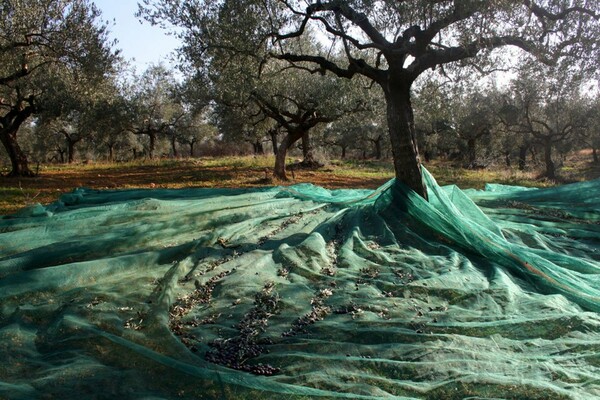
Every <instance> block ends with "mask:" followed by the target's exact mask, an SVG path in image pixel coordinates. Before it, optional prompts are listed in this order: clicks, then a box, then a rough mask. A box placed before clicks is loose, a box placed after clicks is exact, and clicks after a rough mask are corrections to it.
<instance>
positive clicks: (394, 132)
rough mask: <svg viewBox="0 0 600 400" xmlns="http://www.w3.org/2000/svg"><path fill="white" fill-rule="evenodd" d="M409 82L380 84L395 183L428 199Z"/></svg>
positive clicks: (398, 81)
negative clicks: (382, 92)
mask: <svg viewBox="0 0 600 400" xmlns="http://www.w3.org/2000/svg"><path fill="white" fill-rule="evenodd" d="M410 85H411V83H410V82H404V81H403V79H397V82H393V81H391V80H390V82H388V83H387V84H386V85H383V90H384V93H385V99H386V104H387V120H388V128H389V132H390V141H391V144H392V155H393V158H394V170H395V172H396V180H397V181H399V182H401V183H403V184H405V185H406V186H408V187H409V188H410V189H412V190H414V191H415V192H416V193H417V194H418V195H420V196H421V197H423V198H425V199H427V188H426V187H425V184H424V182H423V175H422V173H421V161H420V159H419V150H418V147H417V142H416V132H415V124H414V115H413V110H412V104H411V101H410Z"/></svg>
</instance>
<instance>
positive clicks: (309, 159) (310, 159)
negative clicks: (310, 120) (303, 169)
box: [302, 132, 317, 167]
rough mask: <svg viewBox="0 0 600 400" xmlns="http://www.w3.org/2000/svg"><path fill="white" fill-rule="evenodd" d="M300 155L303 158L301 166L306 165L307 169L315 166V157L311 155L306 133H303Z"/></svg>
mask: <svg viewBox="0 0 600 400" xmlns="http://www.w3.org/2000/svg"><path fill="white" fill-rule="evenodd" d="M302 155H303V156H304V160H302V164H304V165H307V166H309V167H310V166H314V165H315V164H317V162H316V160H315V156H314V154H313V150H312V144H311V141H310V135H309V134H308V132H304V135H302Z"/></svg>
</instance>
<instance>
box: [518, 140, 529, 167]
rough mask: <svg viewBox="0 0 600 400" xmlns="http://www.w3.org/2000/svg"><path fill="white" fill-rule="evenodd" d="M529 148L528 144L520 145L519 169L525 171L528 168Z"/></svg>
mask: <svg viewBox="0 0 600 400" xmlns="http://www.w3.org/2000/svg"><path fill="white" fill-rule="evenodd" d="M527 150H529V146H527V145H522V146H521V147H519V171H524V170H525V168H527Z"/></svg>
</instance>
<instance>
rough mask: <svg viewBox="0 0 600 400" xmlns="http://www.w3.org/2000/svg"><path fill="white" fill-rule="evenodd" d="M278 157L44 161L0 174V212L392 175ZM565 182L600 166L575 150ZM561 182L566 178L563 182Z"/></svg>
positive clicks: (371, 165)
mask: <svg viewBox="0 0 600 400" xmlns="http://www.w3.org/2000/svg"><path fill="white" fill-rule="evenodd" d="M273 163H274V159H273V157H269V156H266V157H226V158H202V159H189V160H157V161H146V162H133V163H120V164H114V163H113V164H107V163H91V164H74V165H48V166H41V167H40V169H39V176H38V177H35V178H8V177H0V215H4V214H10V213H13V212H15V211H17V210H18V209H20V208H22V207H25V206H28V205H32V204H35V203H42V204H46V203H50V202H52V201H55V200H56V199H58V197H60V195H61V194H63V193H66V192H70V191H71V190H73V189H74V188H77V187H82V186H83V187H89V188H94V189H127V188H186V187H256V186H272V185H280V184H294V183H313V184H316V185H320V186H323V187H326V188H330V189H336V188H376V187H378V186H380V185H381V184H383V183H384V182H386V181H387V180H388V179H390V178H392V177H393V167H392V165H391V163H390V162H389V161H371V160H360V161H356V160H352V161H332V162H331V163H330V164H329V165H327V166H325V167H323V168H321V169H319V170H303V169H294V171H293V173H290V174H289V175H290V178H291V181H290V182H274V181H272V180H271V179H270V175H271V172H270V170H271V167H272V165H273ZM426 167H427V169H428V170H429V171H430V172H431V173H432V174H433V176H435V177H436V179H437V180H438V182H439V183H440V184H442V185H446V184H457V185H458V186H459V187H461V188H483V186H484V185H485V183H504V184H509V185H521V186H550V185H554V184H556V183H555V182H549V181H547V180H543V179H538V178H537V176H538V175H539V171H537V172H526V173H523V172H520V171H517V170H516V169H506V168H503V169H497V170H491V169H486V170H466V169H463V168H460V167H457V166H454V165H452V164H451V163H448V162H440V161H434V162H431V163H428V164H427V165H426ZM559 173H560V174H561V176H562V182H573V181H579V180H589V179H595V178H598V177H600V167H599V166H593V165H592V164H591V156H589V155H588V154H587V153H585V152H581V153H577V154H574V155H572V156H571V157H570V158H569V159H568V160H567V161H565V164H564V166H563V167H562V169H561V170H560V171H559ZM559 183H561V182H559Z"/></svg>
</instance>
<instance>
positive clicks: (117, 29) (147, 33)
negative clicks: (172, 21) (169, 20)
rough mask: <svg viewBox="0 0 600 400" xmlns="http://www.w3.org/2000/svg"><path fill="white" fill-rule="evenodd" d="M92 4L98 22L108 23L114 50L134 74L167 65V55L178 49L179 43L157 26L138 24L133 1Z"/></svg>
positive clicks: (105, 0)
mask: <svg viewBox="0 0 600 400" xmlns="http://www.w3.org/2000/svg"><path fill="white" fill-rule="evenodd" d="M94 3H96V6H97V7H98V8H99V9H100V10H101V11H102V19H103V20H105V21H108V22H109V23H110V26H109V29H110V37H111V39H117V40H118V43H117V45H116V47H117V48H119V49H121V50H122V53H121V54H122V56H123V57H124V58H125V59H126V60H128V61H129V62H130V64H131V66H133V67H135V69H136V70H137V72H138V73H141V72H143V71H144V70H146V68H147V67H148V66H149V65H150V64H157V63H159V62H160V61H163V62H164V63H165V64H167V65H169V64H170V62H169V54H170V53H171V52H172V51H173V50H175V49H176V48H177V47H179V41H178V40H177V39H176V38H174V37H172V36H169V35H167V34H166V32H165V31H164V30H162V29H161V28H160V27H158V26H152V25H150V23H148V22H146V21H144V22H143V23H142V22H140V21H139V19H138V18H136V17H135V15H134V14H135V12H136V11H137V8H138V6H137V3H138V2H137V0H94ZM134 59H135V60H134Z"/></svg>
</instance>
